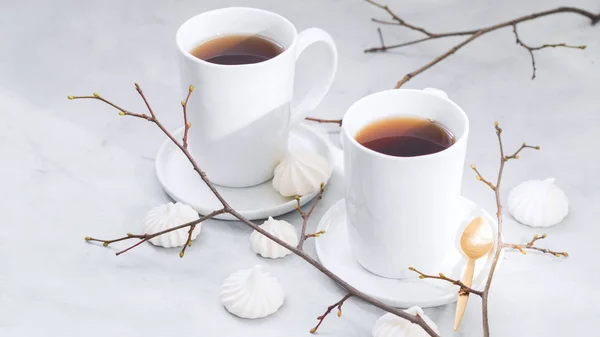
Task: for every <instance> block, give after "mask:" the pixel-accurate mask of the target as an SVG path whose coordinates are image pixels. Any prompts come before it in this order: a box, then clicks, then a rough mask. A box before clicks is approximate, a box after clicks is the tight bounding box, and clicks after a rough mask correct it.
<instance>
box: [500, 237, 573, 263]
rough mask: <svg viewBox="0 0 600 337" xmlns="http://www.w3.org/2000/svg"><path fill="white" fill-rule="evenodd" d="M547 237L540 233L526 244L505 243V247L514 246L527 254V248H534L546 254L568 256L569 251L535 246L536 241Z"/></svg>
mask: <svg viewBox="0 0 600 337" xmlns="http://www.w3.org/2000/svg"><path fill="white" fill-rule="evenodd" d="M545 238H546V234H542V235H541V236H540V235H537V234H536V235H534V236H533V239H531V241H529V242H527V243H526V244H514V243H503V246H504V248H512V249H516V250H518V251H520V252H521V253H523V254H526V252H525V250H526V249H529V250H534V251H538V252H541V253H544V254H550V255H554V256H555V257H561V256H564V257H568V256H569V253H567V252H556V251H553V250H550V249H547V248H540V247H535V242H536V241H538V240H542V239H545Z"/></svg>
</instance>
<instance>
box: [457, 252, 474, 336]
mask: <svg viewBox="0 0 600 337" xmlns="http://www.w3.org/2000/svg"><path fill="white" fill-rule="evenodd" d="M474 270H475V260H473V259H469V261H468V262H467V266H466V267H465V271H464V273H463V278H462V282H463V283H464V284H465V285H466V286H467V287H470V286H471V284H472V283H473V272H474ZM467 301H469V293H466V294H461V293H459V295H458V301H457V302H456V315H455V316H454V331H456V330H458V327H459V326H460V322H461V320H462V318H463V315H464V313H465V308H466V307H467Z"/></svg>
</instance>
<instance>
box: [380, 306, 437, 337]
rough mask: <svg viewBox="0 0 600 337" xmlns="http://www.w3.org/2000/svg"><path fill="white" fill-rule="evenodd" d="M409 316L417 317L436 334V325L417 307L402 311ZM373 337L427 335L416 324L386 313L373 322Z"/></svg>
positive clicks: (418, 336) (423, 336) (420, 336)
mask: <svg viewBox="0 0 600 337" xmlns="http://www.w3.org/2000/svg"><path fill="white" fill-rule="evenodd" d="M404 312H406V313H409V314H411V315H417V314H418V315H419V316H421V317H422V318H423V320H424V321H425V323H427V325H429V326H430V327H431V328H432V329H433V330H434V331H435V332H437V333H438V334H439V332H438V327H437V325H436V324H435V323H434V322H433V321H432V320H431V319H430V318H429V317H427V315H425V313H424V312H423V309H421V308H419V307H412V308H409V309H406V310H404ZM372 333H373V337H428V336H429V334H428V333H427V332H425V330H423V328H421V327H420V326H418V325H417V324H414V323H411V322H410V321H407V320H405V319H404V318H400V317H398V316H396V315H394V314H391V313H387V314H385V315H383V316H381V317H379V319H377V321H376V322H375V326H374V327H373V332H372Z"/></svg>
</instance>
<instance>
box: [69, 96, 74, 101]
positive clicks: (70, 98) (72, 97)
mask: <svg viewBox="0 0 600 337" xmlns="http://www.w3.org/2000/svg"><path fill="white" fill-rule="evenodd" d="M67 98H68V99H69V100H70V101H72V100H74V99H75V97H74V96H67Z"/></svg>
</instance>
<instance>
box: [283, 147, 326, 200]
mask: <svg viewBox="0 0 600 337" xmlns="http://www.w3.org/2000/svg"><path fill="white" fill-rule="evenodd" d="M330 176H331V168H330V167H329V162H328V161H327V159H326V158H324V157H322V156H320V155H318V154H315V153H311V152H289V153H288V154H287V156H286V157H285V158H284V159H283V160H282V161H281V162H280V163H279V165H277V167H276V168H275V175H274V177H273V188H275V190H277V191H278V192H279V193H280V194H281V195H283V196H284V197H291V196H295V195H299V196H304V195H308V194H311V193H316V192H318V191H319V189H320V188H321V183H324V184H326V183H327V181H328V180H329V177H330Z"/></svg>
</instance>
